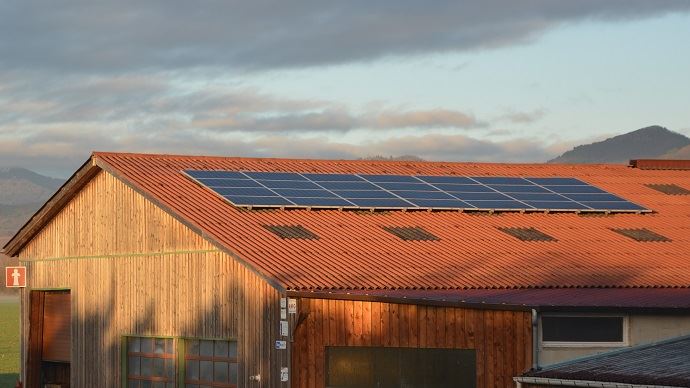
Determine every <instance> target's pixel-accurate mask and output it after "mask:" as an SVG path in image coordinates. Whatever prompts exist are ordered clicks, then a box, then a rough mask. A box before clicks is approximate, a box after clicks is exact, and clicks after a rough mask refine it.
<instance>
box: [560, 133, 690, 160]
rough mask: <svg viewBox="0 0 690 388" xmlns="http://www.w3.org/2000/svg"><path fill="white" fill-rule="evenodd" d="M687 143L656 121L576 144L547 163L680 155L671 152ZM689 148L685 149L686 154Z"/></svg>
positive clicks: (676, 150) (688, 141) (685, 138)
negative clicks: (642, 126)
mask: <svg viewBox="0 0 690 388" xmlns="http://www.w3.org/2000/svg"><path fill="white" fill-rule="evenodd" d="M688 145H690V138H688V137H686V136H683V135H681V134H680V133H676V132H673V131H670V130H668V129H666V128H664V127H660V126H658V125H655V126H651V127H646V128H642V129H638V130H637V131H633V132H629V133H626V134H623V135H619V136H615V137H611V138H608V139H606V140H604V141H600V142H596V143H592V144H585V145H581V146H577V147H575V148H573V149H572V150H570V151H568V152H566V153H564V154H563V155H561V156H559V157H557V158H555V159H552V160H549V163H627V162H628V161H629V160H630V159H645V158H665V159H670V158H679V159H682V158H683V157H682V156H680V155H682V154H679V156H672V155H675V153H676V152H679V151H678V150H680V149H682V148H684V147H687V146H688ZM688 151H690V150H688ZM688 151H684V152H685V155H687V154H688ZM684 158H689V157H688V156H685V157H684Z"/></svg>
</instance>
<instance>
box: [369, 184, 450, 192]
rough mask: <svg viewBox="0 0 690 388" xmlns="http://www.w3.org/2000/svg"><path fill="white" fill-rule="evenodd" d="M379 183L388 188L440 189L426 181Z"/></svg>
mask: <svg viewBox="0 0 690 388" xmlns="http://www.w3.org/2000/svg"><path fill="white" fill-rule="evenodd" d="M377 185H379V186H381V187H383V188H384V189H386V190H414V191H438V190H437V189H435V188H434V187H433V186H430V185H428V184H426V183H421V182H418V183H386V182H381V183H377Z"/></svg>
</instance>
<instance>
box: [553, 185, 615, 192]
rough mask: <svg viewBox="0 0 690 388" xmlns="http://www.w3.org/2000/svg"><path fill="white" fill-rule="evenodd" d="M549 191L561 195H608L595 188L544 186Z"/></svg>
mask: <svg viewBox="0 0 690 388" xmlns="http://www.w3.org/2000/svg"><path fill="white" fill-rule="evenodd" d="M544 187H546V188H547V189H549V190H551V191H553V192H555V193H559V194H584V193H606V192H605V191H604V190H601V189H599V188H597V187H594V186H544Z"/></svg>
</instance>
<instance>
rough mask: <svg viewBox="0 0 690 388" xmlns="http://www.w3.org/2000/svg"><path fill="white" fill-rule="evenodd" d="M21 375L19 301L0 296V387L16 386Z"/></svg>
mask: <svg viewBox="0 0 690 388" xmlns="http://www.w3.org/2000/svg"><path fill="white" fill-rule="evenodd" d="M18 376H19V301H18V300H17V299H16V298H9V299H8V298H3V297H2V296H0V387H14V383H15V382H16V381H17V377H18Z"/></svg>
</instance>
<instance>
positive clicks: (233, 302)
mask: <svg viewBox="0 0 690 388" xmlns="http://www.w3.org/2000/svg"><path fill="white" fill-rule="evenodd" d="M19 257H20V260H23V262H24V263H25V264H26V265H27V267H28V285H29V287H30V288H34V289H40V288H44V289H45V288H68V289H70V290H71V297H72V326H71V330H72V343H71V354H72V363H73V364H72V375H71V376H72V385H71V386H72V387H89V388H91V387H117V386H119V381H120V372H121V370H120V368H121V359H120V351H121V349H120V347H121V336H122V335H125V334H135V335H163V336H190V337H213V338H230V337H231V338H237V339H238V345H239V356H240V361H241V366H240V376H239V382H240V385H239V386H240V387H245V386H247V387H259V386H261V387H273V386H280V383H279V382H278V381H277V380H278V379H279V376H278V374H277V372H278V370H279V367H280V365H279V364H280V361H282V362H283V363H284V362H286V360H285V359H284V358H283V359H282V360H280V361H277V360H278V356H279V355H278V353H277V351H276V350H275V349H274V347H273V343H274V341H275V340H276V339H277V335H278V326H277V323H275V320H276V317H279V315H280V314H279V303H278V298H279V294H278V291H277V290H276V289H275V288H273V287H271V286H270V285H268V284H267V283H266V282H264V281H263V280H262V279H260V278H259V277H257V276H256V275H255V274H254V273H253V272H251V271H249V270H248V269H246V267H244V266H242V265H241V264H238V263H237V262H236V261H235V260H234V259H232V258H231V257H230V256H228V255H227V254H225V253H223V252H220V251H218V250H217V249H216V247H215V246H213V245H212V244H210V243H209V242H207V241H206V240H204V239H203V238H201V237H200V236H199V235H197V234H195V233H194V232H193V231H192V230H190V229H189V228H187V227H186V226H184V225H183V224H181V223H180V222H178V221H177V220H175V219H174V218H173V217H172V216H170V215H169V214H167V213H166V212H164V211H162V210H161V209H160V208H158V207H156V206H155V205H154V204H153V203H151V202H150V201H148V200H146V199H145V198H144V197H143V196H141V195H139V194H138V193H136V192H135V191H134V190H132V189H131V188H129V187H128V186H126V185H125V184H123V183H122V182H121V181H119V180H118V179H116V178H115V177H113V176H112V175H110V174H108V173H105V172H100V173H99V174H98V175H97V176H95V177H94V178H93V180H92V181H90V182H89V183H88V184H87V185H86V186H85V187H84V188H83V189H82V190H81V191H80V192H79V193H77V194H76V196H75V197H74V199H73V200H72V201H71V202H70V203H69V204H68V205H67V206H66V207H65V208H64V209H63V210H62V211H61V212H60V213H59V214H58V215H57V216H56V217H55V218H54V219H53V220H52V221H51V222H50V223H49V224H48V225H47V226H46V227H45V228H44V229H43V230H42V231H41V232H40V233H39V234H38V235H37V236H36V237H35V238H34V239H33V240H32V241H31V242H30V243H29V244H28V245H27V246H26V247H25V248H24V249H23V250H22V251H21V252H20V254H19ZM29 307H30V304H29V290H28V289H27V290H23V292H22V365H26V362H27V359H26V358H27V352H26V348H27V346H28V343H29V342H28V337H29V326H28V323H29V322H28V317H29ZM271 360H274V361H271ZM271 368H274V369H275V371H274V370H271ZM22 373H24V370H23V371H22ZM255 374H261V382H260V383H258V382H252V383H249V382H248V378H249V376H250V375H255ZM23 377H25V376H23Z"/></svg>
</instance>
